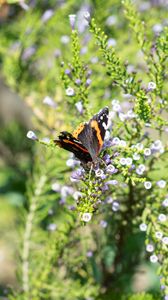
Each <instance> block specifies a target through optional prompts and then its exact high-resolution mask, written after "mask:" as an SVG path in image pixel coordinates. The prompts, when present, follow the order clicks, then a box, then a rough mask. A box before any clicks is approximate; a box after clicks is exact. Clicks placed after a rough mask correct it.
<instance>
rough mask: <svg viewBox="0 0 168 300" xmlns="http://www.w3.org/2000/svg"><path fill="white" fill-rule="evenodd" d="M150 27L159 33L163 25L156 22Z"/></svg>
mask: <svg viewBox="0 0 168 300" xmlns="http://www.w3.org/2000/svg"><path fill="white" fill-rule="evenodd" d="M152 29H153V32H154V33H160V32H162V30H163V26H162V24H159V23H158V24H155V25H154V26H153V28H152Z"/></svg>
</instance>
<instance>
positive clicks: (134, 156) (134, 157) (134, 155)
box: [133, 153, 141, 160]
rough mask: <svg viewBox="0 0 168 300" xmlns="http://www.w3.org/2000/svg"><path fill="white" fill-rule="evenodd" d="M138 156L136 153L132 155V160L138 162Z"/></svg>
mask: <svg viewBox="0 0 168 300" xmlns="http://www.w3.org/2000/svg"><path fill="white" fill-rule="evenodd" d="M140 158H141V157H140V155H139V154H138V153H134V154H133V160H140Z"/></svg>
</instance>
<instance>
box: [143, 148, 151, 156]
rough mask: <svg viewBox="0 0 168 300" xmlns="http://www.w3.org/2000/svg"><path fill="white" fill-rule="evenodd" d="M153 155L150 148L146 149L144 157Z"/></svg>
mask: <svg viewBox="0 0 168 300" xmlns="http://www.w3.org/2000/svg"><path fill="white" fill-rule="evenodd" d="M151 153H152V152H151V149H150V148H145V149H144V155H145V156H150V155H151Z"/></svg>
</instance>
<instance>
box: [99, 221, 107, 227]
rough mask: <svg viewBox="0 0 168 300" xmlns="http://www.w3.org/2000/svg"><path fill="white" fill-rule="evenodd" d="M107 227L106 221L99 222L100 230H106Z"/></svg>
mask: <svg viewBox="0 0 168 300" xmlns="http://www.w3.org/2000/svg"><path fill="white" fill-rule="evenodd" d="M107 225H108V223H107V221H105V220H101V221H100V226H101V227H102V228H106V227H107Z"/></svg>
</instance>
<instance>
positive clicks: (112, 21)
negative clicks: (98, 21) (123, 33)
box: [106, 15, 117, 26]
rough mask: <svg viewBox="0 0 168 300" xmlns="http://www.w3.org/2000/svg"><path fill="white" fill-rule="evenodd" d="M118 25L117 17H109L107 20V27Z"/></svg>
mask: <svg viewBox="0 0 168 300" xmlns="http://www.w3.org/2000/svg"><path fill="white" fill-rule="evenodd" d="M116 23H117V17H116V16H114V15H112V16H109V17H108V18H107V20H106V25H107V26H113V25H115V24H116Z"/></svg>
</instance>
